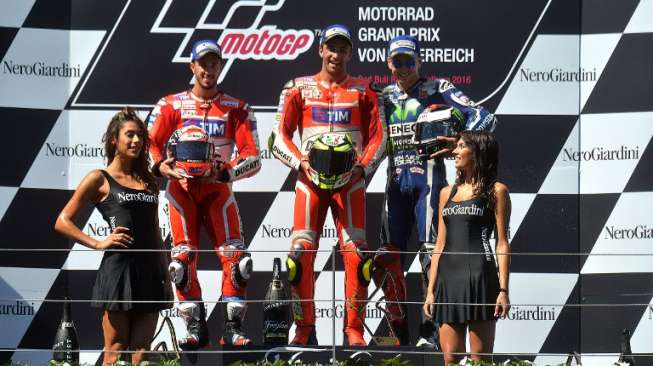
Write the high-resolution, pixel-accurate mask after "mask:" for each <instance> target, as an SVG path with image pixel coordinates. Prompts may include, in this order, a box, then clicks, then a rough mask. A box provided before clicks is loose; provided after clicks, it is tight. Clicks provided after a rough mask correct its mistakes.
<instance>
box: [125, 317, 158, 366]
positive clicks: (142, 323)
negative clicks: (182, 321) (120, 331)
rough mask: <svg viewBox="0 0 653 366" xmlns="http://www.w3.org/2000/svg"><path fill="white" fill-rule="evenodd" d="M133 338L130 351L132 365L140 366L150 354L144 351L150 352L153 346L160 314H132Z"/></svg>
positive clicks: (130, 342) (131, 337)
mask: <svg viewBox="0 0 653 366" xmlns="http://www.w3.org/2000/svg"><path fill="white" fill-rule="evenodd" d="M131 315H132V317H131V332H130V334H131V336H130V338H129V349H130V350H132V351H134V353H132V363H133V364H135V365H136V364H139V363H140V362H143V361H145V360H147V359H148V358H149V357H148V354H147V353H143V351H149V350H150V346H151V345H152V337H153V336H154V332H155V330H156V322H157V320H158V319H159V313H158V312H153V313H141V312H134V311H132V312H131Z"/></svg>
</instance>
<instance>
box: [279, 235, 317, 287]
mask: <svg viewBox="0 0 653 366" xmlns="http://www.w3.org/2000/svg"><path fill="white" fill-rule="evenodd" d="M312 249H313V244H312V243H310V242H308V241H303V240H301V241H297V242H295V243H293V244H292V246H291V248H290V254H288V258H286V273H287V274H288V282H289V283H290V284H291V285H293V286H297V285H298V284H299V282H300V281H301V279H302V274H303V272H304V271H305V269H304V265H306V266H310V265H312V258H314V257H315V253H314V252H306V250H312Z"/></svg>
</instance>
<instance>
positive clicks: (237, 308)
mask: <svg viewBox="0 0 653 366" xmlns="http://www.w3.org/2000/svg"><path fill="white" fill-rule="evenodd" d="M246 310H247V305H245V304H244V303H242V302H240V301H229V302H228V303H227V306H226V314H225V322H224V333H223V335H222V337H220V344H221V345H223V346H224V345H230V346H247V345H250V344H251V343H252V340H251V339H249V338H248V337H247V335H245V332H244V331H243V329H242V324H243V319H244V318H245V311H246Z"/></svg>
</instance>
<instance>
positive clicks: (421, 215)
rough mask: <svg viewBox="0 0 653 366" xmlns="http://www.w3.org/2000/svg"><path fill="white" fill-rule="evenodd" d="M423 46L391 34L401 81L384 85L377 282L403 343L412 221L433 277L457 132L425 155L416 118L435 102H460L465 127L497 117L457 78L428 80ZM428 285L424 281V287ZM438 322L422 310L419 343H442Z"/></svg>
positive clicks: (393, 64)
mask: <svg viewBox="0 0 653 366" xmlns="http://www.w3.org/2000/svg"><path fill="white" fill-rule="evenodd" d="M419 54H420V49H419V44H418V41H417V39H416V38H415V37H412V36H399V37H395V38H393V39H391V40H390V42H389V50H388V67H389V68H390V71H391V72H392V75H393V76H394V77H395V78H396V83H395V84H392V85H389V86H388V87H386V88H385V89H384V90H383V99H384V104H385V115H386V125H387V128H388V146H387V154H388V181H387V185H386V195H385V200H384V210H383V214H382V215H383V216H382V232H381V247H380V248H379V250H378V252H377V253H376V255H375V272H374V273H375V275H374V281H375V284H376V285H377V287H378V286H381V287H382V289H383V292H384V294H385V297H386V300H387V301H388V304H389V305H388V307H387V310H388V312H389V316H388V318H389V321H390V326H391V327H392V331H393V333H394V334H395V336H396V337H397V338H398V340H399V343H400V344H402V345H407V344H408V343H409V334H408V326H407V318H406V306H405V304H401V305H400V304H397V303H392V302H393V301H396V302H402V301H405V300H406V282H405V278H404V273H403V268H402V267H403V266H402V262H403V258H402V256H401V255H400V254H399V253H397V251H405V250H406V246H407V241H408V238H409V237H410V235H411V232H412V229H413V225H415V226H416V229H417V230H416V231H417V240H418V241H419V243H420V262H421V264H422V274H423V279H424V280H425V281H428V270H429V269H428V268H429V267H430V262H431V261H430V258H431V251H432V249H433V246H434V243H435V236H436V229H437V209H438V207H437V206H438V196H439V192H440V189H441V188H442V187H444V186H446V185H447V180H446V175H445V166H444V161H443V157H444V156H445V155H447V154H449V153H450V152H451V150H452V147H453V144H454V143H455V138H453V137H444V136H443V137H438V139H441V140H442V142H443V144H444V145H445V148H442V149H440V150H438V151H437V152H436V153H434V154H433V155H431V158H430V159H427V160H421V159H420V158H419V156H418V155H417V152H416V151H415V146H414V145H413V142H412V139H413V134H414V131H415V122H416V121H417V118H418V116H419V115H420V113H422V112H423V111H424V110H425V109H428V108H429V107H430V106H432V105H434V104H440V105H441V104H446V105H448V106H451V107H455V108H457V109H458V110H459V111H460V112H462V114H463V115H464V128H465V129H470V130H476V129H482V130H489V131H492V130H494V127H495V124H496V118H495V117H494V115H493V114H492V113H490V112H489V111H488V110H487V109H485V108H483V107H481V106H478V105H476V104H475V103H474V102H472V101H471V100H470V99H469V98H468V97H467V96H465V95H464V94H463V93H462V92H461V91H460V90H458V89H457V88H456V87H455V86H454V85H453V84H451V83H450V82H449V81H447V80H444V79H436V80H426V79H425V78H421V77H420V75H419V69H420V66H421V63H420V56H419ZM424 284H426V282H424ZM423 288H424V289H425V287H423ZM436 329H437V328H435V327H434V324H433V323H432V322H431V321H430V320H428V319H426V318H425V317H424V315H423V314H422V324H421V325H420V339H419V341H418V344H417V345H418V346H426V347H437V346H438V345H437V344H436V343H437V341H436V339H437V333H436V332H437V330H436Z"/></svg>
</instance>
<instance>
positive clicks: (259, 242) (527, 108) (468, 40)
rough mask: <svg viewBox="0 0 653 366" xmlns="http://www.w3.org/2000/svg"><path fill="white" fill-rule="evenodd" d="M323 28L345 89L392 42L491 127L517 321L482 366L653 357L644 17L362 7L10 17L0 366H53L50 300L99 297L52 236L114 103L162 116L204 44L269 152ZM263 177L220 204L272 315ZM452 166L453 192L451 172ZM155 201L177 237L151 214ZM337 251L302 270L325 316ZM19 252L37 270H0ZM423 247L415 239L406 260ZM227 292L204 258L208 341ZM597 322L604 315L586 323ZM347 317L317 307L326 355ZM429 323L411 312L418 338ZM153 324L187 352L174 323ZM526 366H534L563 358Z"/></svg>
mask: <svg viewBox="0 0 653 366" xmlns="http://www.w3.org/2000/svg"><path fill="white" fill-rule="evenodd" d="M328 23H343V24H347V25H348V26H350V28H351V30H352V32H353V35H354V46H355V48H354V53H353V59H352V62H351V64H350V67H349V71H350V73H351V74H353V75H357V76H365V77H368V78H369V79H370V81H372V82H376V83H379V84H388V83H389V82H390V78H389V72H388V70H387V66H386V62H385V60H386V54H385V52H386V51H385V45H386V42H387V40H388V39H389V38H391V37H393V36H395V35H399V34H413V35H416V36H418V37H419V39H420V41H421V45H422V49H423V52H422V57H423V60H424V64H423V67H422V74H423V75H424V76H427V77H439V78H447V79H449V80H450V81H452V82H453V83H454V84H456V86H458V87H459V88H460V89H462V90H463V91H465V93H466V94H467V95H468V96H470V97H471V99H473V100H475V101H477V102H479V103H482V104H483V105H485V106H486V107H488V108H489V109H490V110H492V111H495V113H496V115H497V116H498V119H499V124H498V126H497V129H496V131H495V133H496V136H497V138H498V140H499V142H500V144H501V152H500V162H501V166H500V180H502V181H503V182H505V183H506V184H507V185H508V187H509V188H510V192H511V199H512V203H513V210H512V217H511V220H510V242H511V249H512V252H513V253H516V254H517V255H515V256H514V257H513V258H512V267H511V270H512V274H511V284H510V294H511V301H512V302H513V303H514V304H515V306H513V308H512V311H511V314H510V316H509V317H508V318H507V319H505V320H500V321H499V322H498V325H497V335H496V341H495V348H494V349H495V351H496V352H501V353H568V352H571V351H574V350H576V351H579V352H581V353H583V354H590V353H591V354H611V355H610V356H607V357H606V356H605V355H603V356H601V355H598V356H586V357H585V358H584V361H585V362H584V364H597V365H599V364H600V365H606V364H609V363H611V362H614V361H615V360H616V358H617V356H616V354H617V353H618V352H619V343H620V337H621V330H622V329H624V328H627V329H630V330H632V332H633V338H632V349H633V351H634V352H636V353H651V352H653V346H651V342H650V339H651V338H652V337H653V256H652V255H651V254H652V253H653V222H651V217H653V147H651V146H650V141H651V136H653V98H650V85H653V71H651V68H650V65H653V47H651V45H653V0H641V1H636V0H572V1H567V0H531V1H519V0H509V1H503V2H486V1H482V0H475V1H472V2H465V3H464V4H463V3H461V2H452V1H440V0H437V1H424V0H410V1H404V2H401V3H397V2H394V1H388V0H379V1H360V0H355V1H335V2H330V3H329V6H325V7H322V8H319V9H318V8H316V3H314V2H310V1H300V0H276V1H268V0H231V1H225V2H217V1H215V0H193V1H181V0H177V1H175V0H158V1H132V0H119V1H99V0H86V1H77V0H65V1H56V2H54V1H47V0H5V1H4V2H3V10H2V12H0V58H1V60H2V61H1V64H0V68H1V71H0V111H1V113H2V114H1V115H2V116H3V122H4V131H5V132H4V136H5V137H7V139H8V141H7V142H5V143H4V144H3V145H1V146H0V150H1V153H0V159H1V160H2V163H1V164H0V166H2V167H4V168H3V169H2V170H1V171H0V219H1V221H0V237H1V238H2V240H1V241H0V248H2V249H3V250H2V251H0V320H1V321H0V324H2V327H3V329H4V331H3V332H2V334H1V335H0V349H2V350H3V351H1V352H0V363H4V362H7V361H9V360H13V361H28V362H30V363H32V364H39V363H44V362H46V361H47V360H48V359H49V358H50V357H51V354H50V353H48V352H38V351H29V352H27V351H20V350H28V349H49V348H50V347H51V343H52V340H53V337H54V334H55V328H56V327H57V324H58V321H59V318H60V314H61V304H60V303H52V302H47V301H44V300H45V299H62V298H63V297H64V296H65V295H68V296H71V297H72V298H73V299H90V297H91V288H92V285H93V283H94V279H95V272H96V270H97V268H98V266H99V263H100V259H101V253H98V252H94V251H91V250H84V249H85V247H83V246H81V245H80V244H77V243H72V242H69V241H68V240H66V239H65V238H63V237H61V236H59V235H57V234H56V233H55V232H54V230H53V229H52V227H53V224H54V220H55V218H56V215H57V214H58V212H59V211H60V210H61V208H62V207H63V206H64V204H65V203H66V202H67V200H68V199H69V198H70V197H71V194H72V192H73V190H74V189H75V187H76V186H77V184H78V183H79V182H80V180H81V178H82V177H83V176H84V175H85V174H86V173H87V172H88V171H90V170H91V169H95V168H99V167H102V166H103V164H104V160H103V158H104V151H103V148H102V145H101V143H100V139H101V134H102V133H103V131H104V129H105V127H106V125H107V123H108V121H109V119H110V117H111V116H112V115H113V114H114V113H115V112H116V111H117V110H119V109H120V108H121V107H122V106H125V105H130V106H134V107H136V108H137V109H138V110H139V111H140V113H141V115H142V116H143V117H145V116H146V114H147V113H148V112H149V110H150V109H151V108H152V106H153V105H154V103H155V102H156V101H157V100H158V98H160V97H161V96H163V95H166V94H170V93H173V92H176V91H180V90H183V89H184V88H188V87H189V79H190V78H191V74H190V72H189V70H188V65H187V64H188V62H189V60H190V45H191V44H192V43H193V42H194V41H196V40H198V39H202V38H213V39H218V40H219V41H220V42H221V44H222V46H223V48H224V52H225V56H226V57H227V59H228V62H227V64H226V66H225V69H224V71H223V73H222V74H221V77H220V87H221V89H223V90H225V91H226V92H227V93H229V94H231V95H234V96H236V97H238V98H242V99H244V100H246V101H247V102H248V103H250V105H252V106H253V107H254V109H255V111H256V114H257V119H258V133H259V136H260V137H261V140H262V142H264V140H265V139H266V138H267V136H268V135H269V134H270V132H271V129H272V124H273V121H274V111H275V110H276V108H277V103H278V94H279V92H280V90H281V87H282V86H283V84H284V83H285V82H286V81H287V80H290V79H292V78H294V77H297V76H300V75H311V74H314V73H316V72H317V71H318V69H319V67H320V65H319V58H318V57H317V44H318V39H319V34H320V31H319V29H321V28H323V27H324V26H325V25H327V24H328ZM262 145H263V144H262ZM262 157H263V164H262V169H261V171H260V173H259V174H258V175H256V176H255V177H253V178H250V179H246V180H243V181H239V182H237V183H235V184H234V186H233V188H234V191H235V192H236V198H237V201H238V204H239V206H240V214H241V217H242V221H243V226H244V232H245V239H246V244H247V246H248V248H249V250H250V251H251V252H252V257H253V259H254V263H255V265H254V268H255V269H254V270H255V272H254V275H253V278H252V280H251V281H250V284H251V285H250V288H249V293H248V297H249V298H250V299H262V298H263V296H264V293H265V290H266V287H267V283H269V281H270V278H271V276H270V274H271V270H272V258H273V257H275V256H283V253H269V252H268V253H263V252H257V250H280V251H283V250H286V249H287V248H288V247H289V241H290V234H291V225H292V224H291V222H292V218H291V217H290V215H289V213H290V212H292V202H293V198H294V194H293V192H294V180H295V178H296V175H295V174H294V173H292V172H289V170H288V169H287V168H286V167H285V166H283V165H282V164H281V163H280V162H278V161H277V160H275V159H274V158H273V157H272V154H271V152H270V151H268V150H266V149H264V150H263V151H262ZM446 165H447V166H448V176H449V181H451V180H452V179H451V178H452V177H453V174H454V169H453V166H452V165H453V164H452V161H446ZM385 168H386V164H385V163H384V164H383V165H382V166H381V168H379V170H378V171H377V172H376V173H375V174H374V176H373V177H371V178H370V180H369V182H368V183H369V186H368V202H367V210H368V217H369V219H368V223H367V225H368V228H367V235H368V241H369V243H370V246H371V247H372V248H377V247H378V245H379V239H378V236H379V230H380V217H378V216H379V215H377V214H376V213H377V212H379V209H380V207H381V204H382V200H383V193H384V188H385V180H386V174H385ZM160 202H161V207H160V217H161V225H162V228H161V229H162V232H163V233H164V235H168V233H169V227H168V224H167V220H166V217H167V206H166V200H165V197H164V196H163V195H162V196H161V199H160ZM80 216H81V217H80V220H79V223H78V224H79V225H80V227H82V228H83V231H84V232H85V233H87V234H88V235H90V236H93V237H97V238H102V237H104V236H106V235H107V233H108V228H107V224H106V223H105V222H104V221H103V220H102V217H101V215H99V213H98V212H97V211H95V210H94V209H93V208H91V207H89V208H86V209H85V210H84V212H83V214H82V215H80ZM335 238H336V236H335V229H334V225H333V222H332V221H331V219H327V223H326V227H325V230H324V235H323V237H322V239H321V242H320V248H321V249H323V250H325V252H323V253H319V254H318V256H317V259H316V263H315V268H316V276H317V284H316V286H317V288H319V289H320V291H319V292H318V294H317V295H316V298H317V299H318V300H330V298H331V292H332V285H331V281H332V275H333V273H332V272H331V268H332V267H333V268H335V271H336V273H335V278H336V281H335V283H336V288H335V293H336V297H337V298H342V297H343V296H344V295H343V294H344V288H343V287H344V286H343V278H344V272H343V265H342V262H341V260H340V258H331V255H330V253H328V252H327V251H328V250H330V248H331V245H332V244H333V242H334V240H335ZM202 242H203V243H202V249H210V248H211V247H212V246H211V245H209V243H208V240H207V238H206V237H205V236H203V237H202ZM14 248H21V249H24V248H37V249H39V250H40V251H11V250H7V249H14ZM51 249H56V250H58V251H47V250H51ZM62 249H63V250H62ZM417 249H418V246H417V243H415V242H414V241H411V244H410V245H409V250H411V251H417ZM531 253H544V254H549V255H529V254H531ZM581 253H582V254H583V255H579V254H581ZM587 253H589V254H590V255H587ZM599 254H600V255H599ZM610 254H613V255H610ZM405 256H406V257H405V261H404V262H405V268H404V270H405V271H406V273H407V279H408V290H409V300H410V301H414V302H420V301H422V294H421V290H420V286H421V285H420V281H421V279H420V276H421V275H420V269H419V263H418V261H417V256H416V255H415V254H406V255H405ZM220 277H221V272H220V263H219V260H218V259H217V257H216V256H215V255H214V254H213V253H209V252H206V253H201V256H200V261H199V280H200V283H201V285H202V288H203V293H204V296H205V300H206V302H207V310H208V314H209V320H208V323H209V327H210V331H211V337H212V343H215V339H217V338H218V337H219V335H220V332H221V328H222V316H223V315H222V311H218V309H220V306H215V303H212V302H211V301H216V300H218V299H219V297H220V285H219V284H220ZM373 288H374V285H373V284H372V285H371V288H370V290H373ZM578 304H580V305H581V307H579V306H576V305H578ZM590 304H609V305H610V306H607V305H606V306H586V307H582V305H590ZM633 304H636V305H633ZM646 304H648V305H646ZM614 305H621V306H614ZM342 307H343V304H342V303H339V304H338V305H337V307H336V309H335V312H334V311H333V310H332V309H331V307H330V302H329V303H327V302H318V303H317V327H318V328H319V332H318V341H319V343H320V344H322V345H326V344H331V332H335V333H336V342H337V343H338V344H340V343H341V342H342V322H341V321H337V322H336V329H333V327H332V317H333V316H336V317H337V318H342V316H343V308H342ZM420 308H421V306H420V305H418V304H415V305H410V306H409V309H410V311H409V313H408V314H409V321H410V322H411V323H414V324H417V322H418V316H419V315H418V314H419V311H420ZM162 315H169V316H171V318H172V319H173V322H174V324H175V326H176V327H177V329H178V331H179V332H183V326H182V322H181V320H180V318H179V317H178V314H177V313H176V312H175V311H173V310H171V311H167V312H165V313H162ZM73 316H74V321H75V323H76V326H77V331H78V333H79V335H80V343H81V347H82V349H86V350H97V351H95V352H85V353H83V354H82V360H81V361H82V362H88V363H96V362H97V360H98V359H99V357H100V351H99V350H101V348H102V334H101V327H100V313H99V312H98V311H97V310H95V309H92V308H90V307H89V305H88V303H74V304H73ZM381 320H382V319H381V314H380V313H379V312H377V311H375V310H374V309H373V306H372V305H369V309H368V317H367V324H368V325H369V327H370V328H371V329H372V330H373V331H375V332H376V333H377V335H380V334H382V333H384V332H386V331H387V328H386V327H385V325H384V324H383V323H382V321H381ZM260 324H262V307H261V305H260V304H252V305H250V308H249V311H248V315H247V319H246V322H245V328H246V330H247V332H248V334H249V335H250V336H251V337H252V338H253V340H254V341H255V342H256V343H259V344H260V343H261V340H262V336H261V329H260ZM166 337H168V339H165V338H166ZM416 337H417V334H411V339H412V341H415V339H416ZM366 338H367V339H368V340H369V339H370V335H369V334H367V335H366ZM160 340H161V339H160ZM162 340H166V341H168V342H169V341H170V340H169V335H164V336H163V337H162ZM157 341H158V340H157ZM14 349H18V350H19V351H16V352H14V351H13V350H14ZM530 359H531V360H534V361H535V362H537V363H542V364H543V363H556V362H561V361H562V360H563V357H562V356H546V355H540V356H531V357H530Z"/></svg>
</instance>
